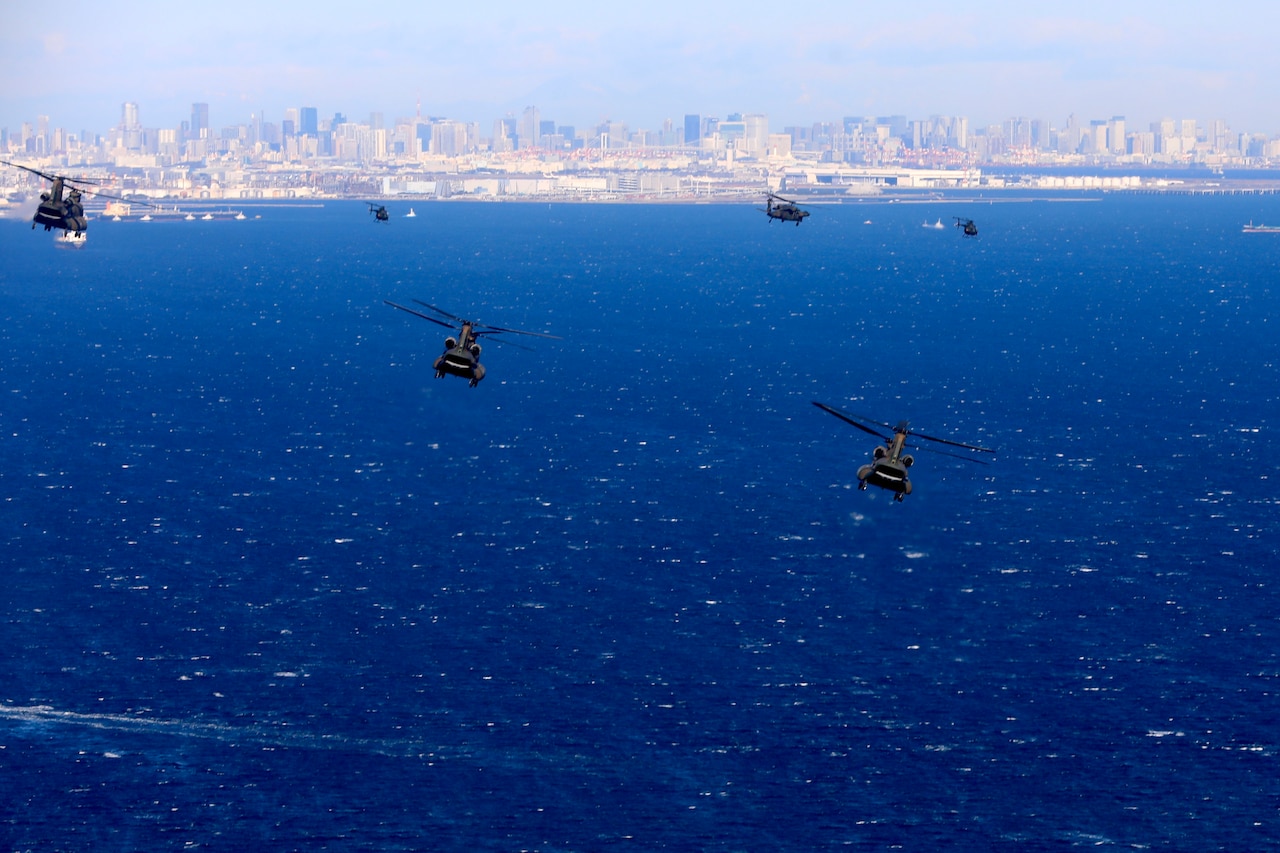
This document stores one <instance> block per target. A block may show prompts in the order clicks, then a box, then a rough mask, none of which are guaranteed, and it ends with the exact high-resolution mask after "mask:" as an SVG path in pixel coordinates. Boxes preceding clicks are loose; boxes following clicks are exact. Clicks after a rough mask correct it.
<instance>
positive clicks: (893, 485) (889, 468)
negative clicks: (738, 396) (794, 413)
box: [813, 400, 995, 501]
mask: <svg viewBox="0 0 1280 853" xmlns="http://www.w3.org/2000/svg"><path fill="white" fill-rule="evenodd" d="M813 404H814V405H815V406H817V407H818V408H819V409H822V410H823V411H824V412H830V413H831V414H833V415H835V416H836V417H837V418H839V419H840V420H842V421H844V422H845V423H848V424H852V425H853V426H855V427H857V428H858V429H860V430H862V431H863V432H865V433H870V434H871V435H874V436H875V437H876V438H879V439H882V440H883V441H884V446H883V447H877V448H876V449H875V451H874V452H873V453H872V454H871V462H870V463H869V464H867V465H863V466H862V467H861V468H859V469H858V489H859V490H865V489H866V488H867V484H870V485H872V486H879V487H880V488H882V489H888V490H889V491H891V492H893V493H894V495H893V499H894V500H895V501H901V500H902V499H903V498H904V497H905V496H907V495H909V494H911V481H910V480H909V479H907V469H908V468H910V467H911V465H912V463H914V462H915V459H914V458H913V457H912V456H911V455H910V454H904V453H903V450H904V449H905V448H907V447H912V448H915V449H919V450H931V451H932V452H934V453H941V454H942V455H943V456H951V457H953V458H955V459H964V460H967V461H969V462H976V463H978V464H979V465H986V464H987V463H986V462H984V461H983V460H981V459H978V458H977V457H974V456H961V455H960V454H959V453H947V452H946V451H945V450H934V449H933V448H928V447H921V446H920V445H911V444H907V437H908V436H912V437H914V438H923V439H926V440H928V441H936V442H938V443H939V444H947V445H950V446H952V447H963V448H964V449H965V450H972V451H975V452H978V453H995V451H994V450H991V449H990V448H987V447H977V446H975V445H972V444H963V443H961V442H959V441H951V440H950V439H946V438H935V437H934V436H931V435H925V434H924V433H922V432H912V431H911V430H909V429H908V428H907V422H906V421H902V422H901V423H899V424H898V425H897V426H889V425H888V424H886V423H881V422H880V421H873V420H872V419H871V418H868V417H864V416H863V415H855V414H853V413H852V412H846V411H844V410H843V409H837V408H835V407H834V406H828V405H826V404H825V403H819V402H818V401H817V400H814V401H813ZM867 424H872V425H874V426H877V427H880V428H881V429H887V430H892V431H893V435H892V436H888V435H885V434H883V433H882V432H880V431H879V430H875V429H872V428H871V427H870V426H867Z"/></svg>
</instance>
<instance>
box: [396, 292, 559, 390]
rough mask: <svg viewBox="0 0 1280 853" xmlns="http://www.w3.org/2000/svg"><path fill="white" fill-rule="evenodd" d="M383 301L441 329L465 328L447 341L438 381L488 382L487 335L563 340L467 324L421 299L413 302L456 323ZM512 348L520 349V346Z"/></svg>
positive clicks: (437, 374)
mask: <svg viewBox="0 0 1280 853" xmlns="http://www.w3.org/2000/svg"><path fill="white" fill-rule="evenodd" d="M382 301H383V302H386V303H387V304H388V305H390V306H391V307H392V308H399V309H400V310H401V311H408V312H409V313H410V314H413V315H414V316H416V317H421V318H422V319H424V320H430V321H431V322H432V323H436V324H437V325H440V326H444V327H446V328H449V329H452V328H453V327H454V326H455V325H458V326H460V327H461V328H460V330H459V332H458V336H457V337H453V336H452V335H450V336H449V337H447V338H445V339H444V354H443V355H441V356H440V357H439V358H437V359H436V362H435V365H434V367H435V369H436V378H437V379H439V378H440V377H441V376H444V375H445V374H446V373H451V374H453V375H454V376H461V377H463V378H465V379H470V380H471V387H472V388H474V387H476V385H478V384H479V383H480V380H481V379H484V372H485V371H484V365H483V364H481V363H480V343H479V341H480V338H482V337H485V336H487V335H496V334H499V333H503V332H505V333H507V334H511V335H532V336H534V337H536V338H552V339H553V340H557V341H558V340H561V338H560V337H559V336H558V335H548V334H545V333H543V332H522V331H520V330H519V329H504V328H502V327H501V326H488V325H485V324H484V323H477V322H475V321H474V320H464V319H462V318H461V317H457V316H454V315H453V314H450V313H449V312H448V311H445V310H444V309H442V308H437V307H436V306H434V305H429V304H428V303H426V302H423V301H421V300H419V299H415V300H413V301H414V302H417V303H418V304H419V305H421V306H422V307H424V308H429V309H431V310H432V311H434V312H435V313H437V314H439V315H440V316H441V317H447V318H449V319H450V320H452V321H453V322H452V323H447V322H445V321H444V320H441V319H439V318H437V317H432V316H430V315H429V314H423V313H422V312H421V311H415V310H414V309H412V308H406V307H404V306H403V305H397V304H396V303H394V302H392V301H391V300H389V299H384V300H382ZM494 340H495V341H498V340H500V339H499V338H494ZM503 343H507V344H511V342H510V341H503ZM511 345H512V346H516V344H511Z"/></svg>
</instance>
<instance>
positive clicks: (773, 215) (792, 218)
mask: <svg viewBox="0 0 1280 853" xmlns="http://www.w3.org/2000/svg"><path fill="white" fill-rule="evenodd" d="M768 196H769V198H768V206H766V207H758V208H756V210H762V211H764V212H765V213H766V214H767V215H768V216H769V224H770V225H772V224H773V220H775V219H781V220H782V221H783V222H794V223H795V224H796V225H797V226H799V225H800V223H801V222H803V221H804V218H805V217H806V216H808V215H809V211H807V210H801V209H800V208H799V207H797V206H796V203H795V202H794V201H788V200H787V199H785V198H783V197H782V196H780V195H774V194H773V193H769V194H768ZM775 202H777V204H775Z"/></svg>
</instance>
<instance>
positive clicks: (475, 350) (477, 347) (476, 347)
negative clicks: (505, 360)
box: [471, 344, 480, 358]
mask: <svg viewBox="0 0 1280 853" xmlns="http://www.w3.org/2000/svg"><path fill="white" fill-rule="evenodd" d="M471 355H473V356H474V357H476V358H479V357H480V345H479V344H472V345H471Z"/></svg>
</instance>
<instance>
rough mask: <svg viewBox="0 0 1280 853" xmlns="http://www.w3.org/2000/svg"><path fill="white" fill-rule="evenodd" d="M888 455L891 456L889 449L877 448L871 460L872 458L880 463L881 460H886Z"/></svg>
mask: <svg viewBox="0 0 1280 853" xmlns="http://www.w3.org/2000/svg"><path fill="white" fill-rule="evenodd" d="M888 455H889V448H887V447H877V448H876V449H875V451H873V452H872V454H871V458H872V459H874V460H876V461H877V462H878V461H880V460H881V459H883V458H885V457H886V456H888Z"/></svg>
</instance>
